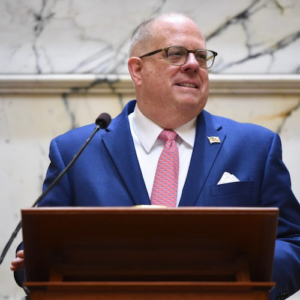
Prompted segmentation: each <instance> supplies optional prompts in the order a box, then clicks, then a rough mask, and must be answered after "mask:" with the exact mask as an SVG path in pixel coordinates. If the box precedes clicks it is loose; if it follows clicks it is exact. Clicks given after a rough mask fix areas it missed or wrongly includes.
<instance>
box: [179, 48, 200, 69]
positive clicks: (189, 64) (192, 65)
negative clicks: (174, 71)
mask: <svg viewBox="0 0 300 300" xmlns="http://www.w3.org/2000/svg"><path fill="white" fill-rule="evenodd" d="M182 70H183V71H184V72H194V73H196V72H197V71H198V70H199V63H198V61H197V60H196V57H195V54H194V53H189V56H188V58H187V60H186V62H185V64H184V65H182Z"/></svg>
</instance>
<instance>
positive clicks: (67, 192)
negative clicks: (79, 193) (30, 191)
mask: <svg viewBox="0 0 300 300" xmlns="http://www.w3.org/2000/svg"><path fill="white" fill-rule="evenodd" d="M49 158H50V161H51V162H50V165H49V168H48V171H47V175H46V178H45V181H44V186H43V190H44V191H45V190H46V189H47V188H48V186H49V185H50V184H51V183H52V182H53V181H54V180H55V179H56V178H57V177H58V175H59V174H60V173H61V172H62V171H63V170H64V168H65V167H66V165H67V163H69V161H68V162H67V163H66V164H65V162H64V160H63V157H62V155H61V151H60V149H59V146H58V142H57V141H56V139H54V140H52V141H51V144H50V152H49ZM68 176H69V175H68V173H67V174H65V175H64V176H63V177H62V178H61V180H60V181H59V182H58V184H56V185H55V186H54V188H53V189H52V190H51V191H50V192H49V193H48V194H47V196H46V197H45V198H44V199H43V200H42V201H41V202H40V204H39V206H73V199H74V198H73V193H72V188H71V184H70V181H69V177H68Z"/></svg>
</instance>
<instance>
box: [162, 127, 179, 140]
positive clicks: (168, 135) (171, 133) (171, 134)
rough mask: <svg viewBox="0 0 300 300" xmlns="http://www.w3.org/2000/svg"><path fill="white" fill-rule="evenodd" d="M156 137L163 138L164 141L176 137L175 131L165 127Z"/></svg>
mask: <svg viewBox="0 0 300 300" xmlns="http://www.w3.org/2000/svg"><path fill="white" fill-rule="evenodd" d="M158 138H159V139H160V140H163V141H164V142H166V141H175V140H176V138H177V133H176V132H175V131H173V130H166V129H165V130H163V131H162V132H161V133H160V134H159V136H158Z"/></svg>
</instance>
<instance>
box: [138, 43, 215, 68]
mask: <svg viewBox="0 0 300 300" xmlns="http://www.w3.org/2000/svg"><path fill="white" fill-rule="evenodd" d="M174 47H176V48H181V49H184V50H185V51H187V56H186V58H185V61H184V62H183V63H182V64H179V65H178V64H173V63H171V62H170V60H169V56H168V50H169V49H170V48H174ZM162 51H164V52H165V53H166V57H167V59H168V62H169V63H170V64H171V65H173V66H183V65H184V64H185V63H186V61H187V59H188V57H189V54H190V53H193V54H194V55H195V54H196V52H197V51H210V52H211V53H212V54H213V61H212V64H211V66H210V67H203V66H200V64H199V68H203V69H210V68H211V67H212V66H213V65H214V62H215V58H216V56H217V55H218V53H217V52H216V51H213V50H208V49H196V50H189V49H186V48H184V47H182V46H169V47H165V48H162V49H159V50H154V51H151V52H148V53H146V54H143V55H141V56H139V58H143V57H147V56H151V55H154V54H156V53H159V52H162Z"/></svg>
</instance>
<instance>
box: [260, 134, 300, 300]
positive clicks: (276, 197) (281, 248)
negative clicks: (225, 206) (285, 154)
mask: <svg viewBox="0 0 300 300" xmlns="http://www.w3.org/2000/svg"><path fill="white" fill-rule="evenodd" d="M261 205H262V206H269V207H278V208H279V220H278V229H277V240H276V245H275V253H274V265H273V275H272V280H273V281H275V282H276V287H275V288H274V289H273V290H272V292H271V295H270V296H271V297H270V298H271V299H274V300H275V299H285V298H287V297H289V296H291V295H292V294H294V293H295V292H297V291H298V290H299V289H300V205H299V202H298V201H297V199H296V198H295V196H294V194H293V192H292V190H291V180H290V175H289V172H288V170H287V169H286V167H285V165H284V163H283V162H282V150H281V141H280V138H279V136H278V135H277V134H276V135H275V136H274V139H273V142H272V145H271V148H270V151H269V155H268V158H267V162H266V167H265V174H264V179H263V183H262V187H261Z"/></svg>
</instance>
